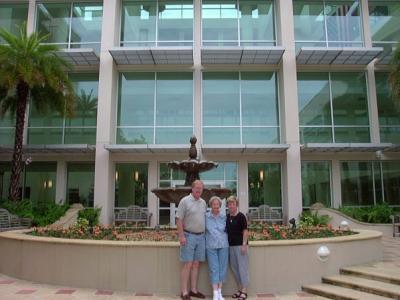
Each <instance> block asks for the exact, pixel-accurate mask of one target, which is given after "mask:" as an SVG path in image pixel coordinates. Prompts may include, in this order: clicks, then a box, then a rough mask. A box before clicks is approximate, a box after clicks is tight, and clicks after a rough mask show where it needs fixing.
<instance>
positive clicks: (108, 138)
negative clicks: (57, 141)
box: [94, 0, 120, 224]
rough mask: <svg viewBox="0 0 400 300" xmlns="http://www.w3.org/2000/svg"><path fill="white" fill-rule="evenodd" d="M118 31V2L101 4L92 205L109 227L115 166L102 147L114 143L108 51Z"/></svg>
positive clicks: (113, 73)
mask: <svg viewBox="0 0 400 300" xmlns="http://www.w3.org/2000/svg"><path fill="white" fill-rule="evenodd" d="M119 30H120V1H119V0H107V1H103V25H102V36H101V53H100V72H99V97H98V106H97V136H96V164H95V183H94V186H95V190H94V205H95V206H97V207H101V208H102V210H101V215H100V222H101V223H103V224H110V223H111V222H112V219H113V210H114V196H115V195H114V194H115V192H114V173H115V165H114V163H113V162H112V161H111V158H110V153H109V152H108V151H107V150H105V148H104V146H105V145H107V144H111V143H113V142H114V141H115V109H116V98H117V96H116V95H117V87H118V85H117V79H118V71H117V69H116V67H115V65H114V61H113V58H112V57H111V55H110V53H109V52H108V49H109V48H111V47H113V46H115V45H116V44H117V40H118V38H119Z"/></svg>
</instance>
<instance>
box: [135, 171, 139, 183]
mask: <svg viewBox="0 0 400 300" xmlns="http://www.w3.org/2000/svg"><path fill="white" fill-rule="evenodd" d="M134 179H135V181H138V180H139V172H138V171H135V175H134Z"/></svg>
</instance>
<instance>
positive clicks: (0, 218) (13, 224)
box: [0, 208, 32, 231]
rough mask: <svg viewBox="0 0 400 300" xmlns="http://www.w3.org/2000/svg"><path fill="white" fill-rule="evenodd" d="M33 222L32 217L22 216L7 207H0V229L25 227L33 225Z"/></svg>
mask: <svg viewBox="0 0 400 300" xmlns="http://www.w3.org/2000/svg"><path fill="white" fill-rule="evenodd" d="M31 224H32V220H31V219H30V218H20V217H18V216H16V215H13V214H11V213H10V212H9V211H8V210H7V209H4V208H0V231H7V230H16V229H25V228H29V227H31Z"/></svg>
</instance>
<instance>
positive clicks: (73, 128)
mask: <svg viewBox="0 0 400 300" xmlns="http://www.w3.org/2000/svg"><path fill="white" fill-rule="evenodd" d="M69 77H70V79H71V81H72V83H73V85H74V90H75V92H76V96H77V97H76V106H75V111H74V117H73V118H70V119H69V118H63V117H61V116H60V115H59V114H58V113H56V112H48V113H43V112H40V111H38V110H37V109H36V107H35V106H34V105H30V112H29V122H28V124H29V125H28V143H29V144H90V145H94V144H95V143H96V124H97V97H98V85H99V81H98V74H94V73H71V74H69Z"/></svg>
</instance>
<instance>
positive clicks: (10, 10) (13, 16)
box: [0, 3, 28, 42]
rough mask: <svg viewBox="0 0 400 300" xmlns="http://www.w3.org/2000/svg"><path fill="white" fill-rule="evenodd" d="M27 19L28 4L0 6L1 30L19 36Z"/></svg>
mask: <svg viewBox="0 0 400 300" xmlns="http://www.w3.org/2000/svg"><path fill="white" fill-rule="evenodd" d="M27 18H28V4H5V3H4V4H0V28H3V29H5V30H8V31H10V32H12V33H13V34H18V33H19V30H20V27H21V25H22V24H23V23H24V22H25V21H26V20H27ZM0 42H1V40H0Z"/></svg>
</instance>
